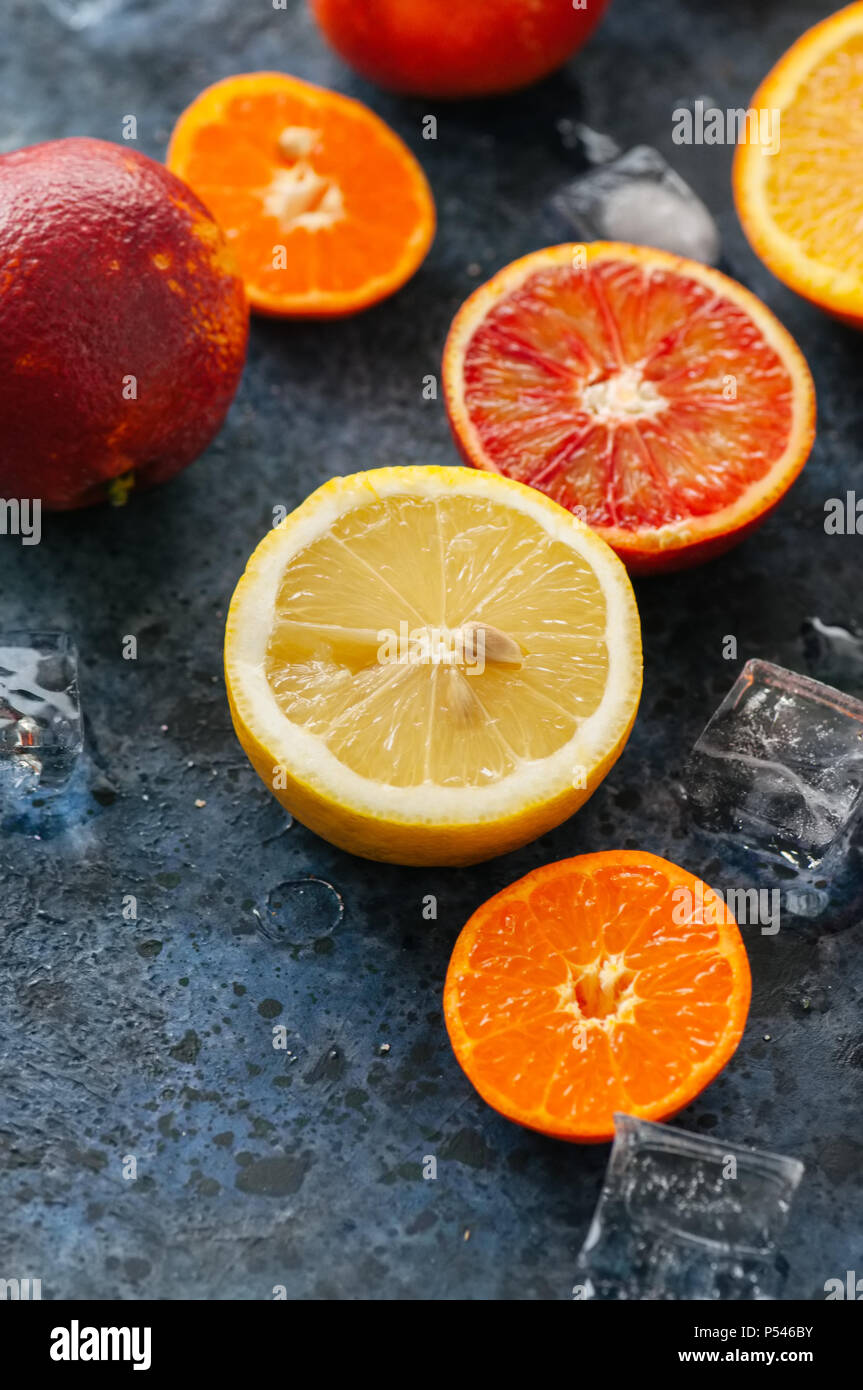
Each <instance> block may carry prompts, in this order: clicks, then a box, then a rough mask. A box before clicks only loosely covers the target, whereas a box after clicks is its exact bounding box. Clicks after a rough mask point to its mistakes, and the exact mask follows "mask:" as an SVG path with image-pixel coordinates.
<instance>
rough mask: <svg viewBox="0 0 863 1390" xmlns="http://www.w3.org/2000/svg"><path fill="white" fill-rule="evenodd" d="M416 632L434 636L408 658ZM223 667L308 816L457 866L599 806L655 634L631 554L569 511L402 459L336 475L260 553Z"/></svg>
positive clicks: (366, 847)
mask: <svg viewBox="0 0 863 1390" xmlns="http://www.w3.org/2000/svg"><path fill="white" fill-rule="evenodd" d="M400 630H401V632H402V635H404V633H405V631H407V632H408V633H410V634H412V636H414V637H416V636H417V634H419V635H420V636H421V635H422V634H423V633H430V634H432V638H431V640H430V641H429V643H428V646H427V647H426V646H424V644H423V642H422V641H419V642H418V643H416V644H415V646H414V648H413V650H414V656H413V658H412V657H411V655H410V652H409V651H407V649H406V648H405V646H404V644H402V647H401V649H400V654H401V655H402V656H403V657H404V658H405V659H393V653H394V650H395V648H394V646H393V643H392V641H391V640H390V637H389V634H393V635H396V634H399V632H400ZM477 630H480V631H481V633H482V637H483V639H484V648H485V650H484V657H485V661H484V665H483V663H482V661H476V660H475V659H474V658H475V657H476V656H477V650H476V641H477V639H476V636H475V634H476V632H477ZM434 634H438V638H435V637H434ZM441 634H442V636H443V639H444V640H443V644H441V641H440V640H439V637H440V635H441ZM466 638H469V640H468V641H467V645H466V646H465V639H466ZM471 643H473V645H471ZM426 651H427V652H428V658H427V659H426V656H425V653H426ZM465 652H466V653H467V655H466V656H465V655H464V653H465ZM417 653H418V654H417ZM519 654H520V657H521V660H520V664H519ZM225 669H226V679H227V684H228V694H229V699H230V703H231V709H232V714H233V717H234V723H235V727H236V729H237V733H238V736H239V738H240V741H241V742H242V744H243V746H244V748H245V749H246V752H247V753H248V754H249V757H250V759H251V761H252V762H253V764H254V765H255V767H256V768H257V770H258V772H259V774H260V775H261V776H262V778H263V779H264V780H265V781H266V782H267V783H268V785H269V786H270V787H271V789H272V790H273V791H274V793H275V795H276V796H278V797H279V799H280V800H281V801H282V802H283V804H285V805H286V806H287V807H288V809H290V810H291V811H292V813H293V814H295V815H296V816H297V818H298V819H299V820H301V821H303V822H304V823H305V824H306V825H309V826H310V827H311V828H312V829H314V830H316V831H318V833H320V834H322V835H324V836H325V838H327V839H330V840H331V841H332V842H333V843H335V844H338V845H341V846H342V847H343V848H347V849H350V850H352V851H353V852H355V853H359V854H364V855H366V856H367V857H370V858H380V859H391V860H395V861H396V862H403V863H436V862H437V863H458V862H472V861H473V860H478V859H482V858H486V857H489V856H490V855H493V854H497V853H503V852H505V851H506V850H508V849H511V848H514V847H515V846H516V845H517V844H523V843H525V842H526V841H527V840H529V839H531V838H533V837H534V836H535V835H537V834H541V833H543V831H544V830H546V829H549V828H551V826H553V825H556V824H559V823H560V821H561V820H563V819H565V818H566V816H568V815H569V814H571V813H572V811H573V810H575V809H576V808H577V806H578V805H580V804H581V803H582V802H583V801H584V800H586V798H587V796H589V795H590V793H591V792H592V791H593V790H594V789H595V787H596V786H597V785H598V783H599V781H601V779H602V777H603V776H604V775H605V773H606V772H607V771H608V769H609V767H610V766H611V764H612V763H613V762H614V760H615V758H616V757H617V755H618V754H619V752H620V750H621V748H622V747H623V744H624V743H625V741H626V737H627V735H628V733H629V729H630V728H631V725H632V721H633V719H634V717H635V711H636V708H637V704H638V697H639V693H640V688H641V644H640V632H639V623H638V614H637V609H636V606H635V600H634V597H633V594H632V589H631V586H630V584H629V580H628V578H627V576H626V572H625V570H624V568H623V566H622V564H621V563H620V561H619V560H618V559H617V558H616V556H615V555H614V554H613V552H612V551H611V550H610V548H609V547H608V546H607V545H606V544H605V543H604V542H603V541H602V540H600V539H599V537H597V536H596V535H595V534H594V533H593V532H592V531H590V530H589V529H588V528H587V527H586V526H584V525H583V524H582V523H581V522H580V521H578V520H577V519H576V518H575V517H573V516H572V515H571V514H570V513H569V512H567V511H566V510H564V509H563V508H562V507H559V506H558V505H557V504H556V503H554V502H551V501H549V500H548V499H547V498H545V497H543V496H542V495H541V494H539V493H537V492H535V491H534V490H533V489H531V488H527V487H524V486H523V485H521V484H520V483H515V482H512V481H511V480H509V479H505V478H501V477H497V476H495V475H491V474H483V473H477V472H474V471H472V470H470V469H465V468H434V467H428V468H425V467H412V468H385V469H377V470H373V471H370V472H367V473H358V474H353V475H352V476H350V477H347V478H335V479H333V480H332V481H331V482H329V483H326V484H325V485H324V486H323V487H321V488H319V489H318V490H317V491H316V492H315V493H313V494H312V495H311V497H309V498H308V499H307V500H306V502H304V503H303V504H302V505H301V506H300V507H298V508H297V510H296V511H294V512H293V513H291V515H290V516H288V517H286V518H285V520H284V521H283V522H282V523H281V524H280V525H279V526H278V527H277V528H275V529H274V530H273V531H272V532H271V533H270V534H269V535H268V536H266V537H265V539H264V540H263V541H262V542H261V544H260V545H259V546H258V548H257V550H256V551H255V552H254V554H253V556H252V557H251V559H250V561H249V564H248V566H247V568H246V572H245V574H244V576H243V578H242V579H241V581H240V583H239V585H238V587H237V590H236V592H235V594H234V598H233V600H232V603H231V608H230V612H229V615H228V623H227V631H226V640H225Z"/></svg>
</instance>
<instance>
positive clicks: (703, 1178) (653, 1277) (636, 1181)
mask: <svg viewBox="0 0 863 1390" xmlns="http://www.w3.org/2000/svg"><path fill="white" fill-rule="evenodd" d="M802 1175H803V1164H802V1163H800V1162H799V1160H798V1159H795V1158H783V1157H782V1156H781V1155H779V1154H772V1153H763V1152H760V1151H758V1150H755V1149H744V1148H741V1146H740V1145H739V1144H730V1143H724V1142H723V1141H721V1140H718V1139H708V1138H705V1137H704V1136H702V1135H696V1134H689V1133H688V1132H687V1131H685V1130H682V1129H673V1128H672V1127H671V1126H669V1125H660V1124H652V1123H650V1122H649V1121H647V1120H638V1119H635V1118H634V1117H633V1116H632V1115H615V1117H614V1144H613V1146H612V1150H611V1158H610V1159H609V1163H608V1168H607V1169H606V1173H605V1181H604V1183H603V1186H602V1192H601V1194H600V1198H599V1202H598V1203H597V1207H596V1211H595V1212H594V1215H593V1220H592V1222H591V1225H590V1230H589V1231H588V1233H587V1238H586V1240H585V1242H584V1245H583V1247H582V1249H581V1252H580V1254H579V1256H578V1260H577V1262H576V1275H575V1278H576V1285H575V1291H574V1292H575V1296H576V1297H579V1298H602V1299H612V1300H614V1299H641V1300H659V1299H700V1300H706V1299H723V1300H733V1299H770V1298H775V1297H777V1296H778V1294H779V1291H780V1289H781V1284H782V1269H781V1266H778V1265H777V1260H776V1246H777V1243H778V1240H779V1238H780V1236H781V1234H782V1231H783V1230H784V1227H785V1223H786V1221H787V1219H788V1213H789V1210H790V1207H791V1201H792V1198H793V1196H794V1192H795V1189H796V1188H797V1184H798V1183H799V1182H800V1178H801V1177H802Z"/></svg>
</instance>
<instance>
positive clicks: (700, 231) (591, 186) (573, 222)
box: [551, 145, 720, 265]
mask: <svg viewBox="0 0 863 1390" xmlns="http://www.w3.org/2000/svg"><path fill="white" fill-rule="evenodd" d="M551 208H552V210H553V211H554V212H555V213H556V215H557V217H558V218H559V219H560V222H561V223H562V224H565V225H566V227H568V228H569V229H570V230H571V229H574V230H575V231H576V232H577V233H578V235H579V236H580V237H581V238H583V239H584V240H586V241H629V242H635V243H636V244H637V245H643V246H658V247H660V248H661V249H663V250H665V251H673V252H674V253H675V254H676V255H679V256H689V257H691V258H692V259H693V260H696V261H703V262H705V263H706V264H708V265H715V264H716V262H717V261H718V259H719V252H720V241H719V229H718V227H717V225H716V223H715V222H714V220H713V217H712V216H711V214H710V212H709V211H708V210H707V208H706V207H705V206H704V203H702V201H701V199H700V198H699V197H698V195H697V194H696V193H694V192H693V191H692V189H691V188H690V187H689V185H688V184H687V183H686V182H685V181H684V180H683V179H682V178H681V177H680V175H679V174H677V173H675V171H674V169H672V168H671V165H670V164H668V163H667V162H666V160H665V159H664V158H663V156H662V155H661V154H660V153H659V151H658V150H654V149H652V148H651V146H650V145H635V146H634V147H633V148H632V149H631V150H627V151H626V153H625V154H622V155H619V156H618V158H616V159H612V160H610V161H609V162H608V163H605V164H598V165H597V167H596V168H595V169H591V170H590V172H589V173H586V174H583V175H582V176H581V177H580V178H577V179H575V180H574V181H573V182H572V183H570V184H567V185H566V186H565V187H564V188H562V189H560V190H559V192H558V193H556V194H555V195H554V196H553V198H552V199H551Z"/></svg>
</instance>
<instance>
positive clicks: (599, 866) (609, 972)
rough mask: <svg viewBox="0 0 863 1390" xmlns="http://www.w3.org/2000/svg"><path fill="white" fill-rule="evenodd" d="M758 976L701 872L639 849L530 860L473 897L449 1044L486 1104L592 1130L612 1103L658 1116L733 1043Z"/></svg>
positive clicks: (516, 1116) (601, 1135) (588, 1137)
mask: <svg viewBox="0 0 863 1390" xmlns="http://www.w3.org/2000/svg"><path fill="white" fill-rule="evenodd" d="M751 987H752V982H751V976H750V972H749V961H748V960H747V957H746V950H745V948H744V945H743V941H742V939H741V936H740V932H739V931H738V929H737V924H736V922H735V920H734V918H733V917H732V915H731V913H730V912H729V911H728V908H727V907H726V906H725V903H724V902H723V899H722V898H721V896H720V895H719V894H718V893H715V892H714V891H713V889H712V888H708V887H707V884H706V883H703V882H702V881H701V880H700V879H698V878H695V877H694V876H693V875H692V874H690V873H687V872H686V870H685V869H681V868H678V866H677V865H676V864H671V863H669V862H668V860H667V859H660V858H659V857H658V856H657V855H655V854H648V853H646V852H645V851H643V850H606V851H604V852H602V853H600V854H583V855H580V856H579V857H578V858H577V859H564V860H561V861H560V863H557V864H548V865H546V866H545V868H542V869H534V871H533V872H532V873H529V874H527V875H526V877H525V878H521V879H519V880H518V882H517V883H513V884H511V885H510V887H509V888H504V890H503V892H501V893H497V894H496V895H495V897H493V898H490V899H489V900H488V902H486V903H483V905H482V907H480V908H477V910H476V912H475V913H474V914H473V916H472V917H471V919H470V921H469V922H468V923H467V926H466V927H465V928H464V930H463V931H462V933H461V935H460V936H459V939H458V941H457V942H456V944H455V950H454V951H453V953H452V959H451V961H450V965H449V970H448V972H447V977H446V986H445V989H444V1014H445V1017H446V1026H447V1030H448V1032H449V1036H450V1041H451V1043H452V1045H453V1048H454V1050H455V1055H456V1057H457V1058H458V1060H459V1062H460V1064H461V1066H462V1068H463V1069H464V1071H465V1072H466V1073H467V1075H468V1077H469V1078H470V1080H471V1081H472V1082H473V1084H474V1086H475V1087H476V1089H477V1090H478V1091H479V1093H480V1095H481V1096H482V1097H483V1099H484V1100H486V1101H488V1103H489V1105H491V1106H493V1107H494V1109H495V1110H498V1111H499V1112H500V1113H501V1114H502V1115H505V1116H506V1117H507V1119H510V1120H515V1121H517V1122H518V1123H519V1124H522V1125H525V1126H526V1127H527V1128H529V1129H538V1130H541V1131H542V1133H543V1134H550V1135H553V1136H554V1137H555V1138H558V1139H570V1140H573V1141H576V1142H581V1143H600V1142H602V1141H604V1140H608V1139H611V1138H612V1137H613V1135H614V1112H615V1111H616V1110H621V1111H624V1112H625V1113H626V1114H627V1115H638V1116H640V1117H641V1118H642V1119H644V1120H667V1119H669V1118H670V1117H671V1116H672V1115H675V1114H677V1112H678V1111H679V1110H682V1109H683V1108H684V1106H686V1105H689V1103H690V1101H692V1100H694V1099H695V1097H696V1096H697V1095H698V1094H699V1092H701V1091H702V1090H703V1089H704V1087H705V1086H707V1085H709V1083H710V1082H711V1081H712V1080H713V1078H714V1077H715V1076H716V1075H717V1074H718V1073H719V1072H720V1071H721V1069H722V1068H723V1067H724V1066H725V1064H726V1062H728V1060H729V1058H730V1057H731V1056H732V1055H733V1053H734V1051H735V1050H736V1048H737V1045H738V1043H739V1042H740V1039H741V1036H742V1034H743V1029H744V1025H745V1023H746V1015H747V1013H748V1011H749V996H750V992H751Z"/></svg>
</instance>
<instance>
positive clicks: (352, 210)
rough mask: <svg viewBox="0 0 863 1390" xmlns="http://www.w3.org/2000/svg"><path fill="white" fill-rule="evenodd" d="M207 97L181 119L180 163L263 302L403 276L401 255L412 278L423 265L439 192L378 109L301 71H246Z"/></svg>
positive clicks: (328, 294)
mask: <svg viewBox="0 0 863 1390" xmlns="http://www.w3.org/2000/svg"><path fill="white" fill-rule="evenodd" d="M229 82H230V79H229ZM304 90H305V92H308V93H309V95H308V96H305V95H304V94H303V93H304ZM199 102H201V111H200V114H199V113H196V112H195V108H194V107H192V108H191V110H190V112H189V113H187V114H186V116H184V117H182V118H181V121H180V123H179V125H178V131H182V132H183V145H184V154H183V158H182V160H181V161H179V162H177V161H175V160H174V159H173V158H171V159H170V160H169V162H171V164H172V167H174V168H175V169H176V171H177V172H178V173H180V174H181V176H182V177H183V178H184V179H185V180H186V181H187V182H188V183H189V184H190V185H191V187H192V188H193V189H195V191H196V192H197V193H198V194H199V196H200V197H201V198H202V199H203V201H204V202H205V203H206V204H207V206H208V207H209V208H210V210H211V212H212V213H213V214H214V216H215V217H216V219H217V220H218V221H219V222H220V223H221V225H222V227H223V228H224V230H225V234H226V236H227V238H228V240H229V242H230V244H231V247H232V250H233V252H234V254H235V256H236V258H237V262H238V264H239V267H240V271H241V273H242V276H243V279H244V280H245V282H246V284H247V287H248V289H249V293H250V296H251V297H252V300H253V303H254V299H255V296H256V295H260V296H261V297H262V298H263V299H264V300H271V301H273V303H274V304H276V303H277V302H278V301H279V300H283V301H285V302H286V303H290V301H291V300H292V299H296V300H300V301H302V300H311V301H313V300H314V298H315V295H316V294H317V295H321V296H322V297H323V298H333V297H334V298H336V299H338V297H339V296H346V297H350V296H353V295H357V294H361V293H362V292H363V291H364V290H365V289H367V288H368V287H369V286H373V285H375V283H376V282H378V281H382V282H385V281H388V280H390V279H391V278H393V277H395V278H396V279H398V276H399V267H400V265H401V263H402V262H405V263H406V264H405V273H404V274H403V275H402V277H401V279H402V280H404V279H406V278H407V276H408V275H409V274H410V273H412V270H414V269H416V266H417V265H418V264H419V261H420V260H421V259H422V256H423V254H424V252H425V250H426V249H427V246H428V243H429V242H430V240H431V233H432V231H433V226H434V210H433V204H432V202H431V196H430V194H429V191H428V186H427V184H426V182H425V179H424V177H423V175H422V172H421V170H420V169H419V166H418V165H417V164H416V161H415V160H414V158H413V156H412V155H411V154H410V152H409V150H408V149H407V147H406V146H404V145H402V143H401V141H400V140H398V138H397V137H396V136H395V134H394V133H393V132H392V131H390V130H389V128H388V127H386V126H385V125H384V123H383V122H382V121H380V120H379V119H378V118H377V117H375V116H374V115H373V114H372V113H371V112H370V111H367V110H366V108H364V107H362V106H361V105H360V104H359V103H358V102H350V101H348V100H347V99H345V98H341V97H339V96H336V95H335V94H330V93H327V92H326V91H324V90H323V89H319V88H312V87H310V86H308V84H304V83H300V82H297V81H296V80H295V79H290V78H283V79H278V78H276V79H275V80H272V82H271V79H269V78H265V79H261V80H260V81H259V83H258V85H257V88H256V87H255V86H253V85H252V83H251V82H250V80H249V79H237V92H236V95H234V96H231V95H229V94H226V95H225V97H224V98H223V100H222V101H221V102H220V103H218V104H216V103H215V102H214V101H210V102H209V103H208V102H207V95H206V94H205V95H204V97H203V98H199ZM184 125H185V127H186V128H185V130H183V127H184ZM175 139H176V136H175ZM172 152H173V144H172ZM279 248H284V249H283V251H282V252H280V251H279ZM408 262H409V263H410V264H408ZM389 288H397V284H393V285H391V286H389ZM386 292H388V289H384V290H382V293H386ZM372 297H374V295H372ZM378 297H380V296H378ZM312 307H313V304H312Z"/></svg>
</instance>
